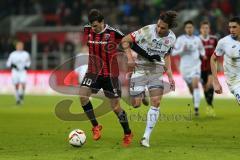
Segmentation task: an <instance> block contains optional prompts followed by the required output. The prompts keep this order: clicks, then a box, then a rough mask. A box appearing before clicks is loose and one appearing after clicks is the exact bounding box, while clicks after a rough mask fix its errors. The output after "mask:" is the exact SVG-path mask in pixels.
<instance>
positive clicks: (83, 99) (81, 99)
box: [80, 97, 89, 105]
mask: <svg viewBox="0 0 240 160" xmlns="http://www.w3.org/2000/svg"><path fill="white" fill-rule="evenodd" d="M80 102H81V104H82V105H86V104H87V103H88V102H89V97H80Z"/></svg>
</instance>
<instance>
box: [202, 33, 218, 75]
mask: <svg viewBox="0 0 240 160" xmlns="http://www.w3.org/2000/svg"><path fill="white" fill-rule="evenodd" d="M200 38H201V40H202V43H203V46H204V48H205V54H206V57H207V59H202V65H201V70H202V71H211V65H210V59H211V56H212V54H213V53H214V50H215V48H216V46H217V41H218V40H217V37H216V36H213V35H209V36H208V37H207V38H204V37H203V36H201V35H200Z"/></svg>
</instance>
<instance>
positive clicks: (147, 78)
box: [130, 71, 164, 96]
mask: <svg viewBox="0 0 240 160" xmlns="http://www.w3.org/2000/svg"><path fill="white" fill-rule="evenodd" d="M145 88H148V90H150V89H153V88H164V86H163V77H162V73H158V74H156V73H155V74H153V73H151V72H150V71H136V72H134V73H133V74H132V76H131V80H130V95H131V96H139V95H140V94H141V93H143V92H144V91H145Z"/></svg>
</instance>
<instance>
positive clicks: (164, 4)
mask: <svg viewBox="0 0 240 160" xmlns="http://www.w3.org/2000/svg"><path fill="white" fill-rule="evenodd" d="M92 8H98V9H100V10H101V11H102V12H103V14H104V15H105V21H106V22H107V23H108V24H110V25H127V26H131V27H133V28H135V29H138V28H140V27H142V26H144V25H147V24H151V23H154V22H155V20H156V19H157V18H158V16H159V14H160V13H161V12H162V11H166V10H176V11H182V10H185V9H197V10H198V11H199V16H198V17H197V18H196V20H197V22H200V21H201V20H203V19H208V20H209V21H210V23H211V29H212V33H213V34H217V35H218V36H219V38H220V37H222V36H224V35H226V34H227V28H226V27H224V26H226V25H227V21H228V18H229V17H231V16H233V15H238V16H239V15H240V12H239V8H240V0H194V1H193V0H102V1H99V0H7V1H0V22H1V20H3V19H4V18H5V17H7V16H10V15H33V14H38V15H41V16H42V17H43V19H44V26H81V25H84V24H86V23H87V14H88V12H89V10H90V9H92ZM196 27H197V28H198V27H199V24H196ZM16 40H17V38H16V36H15V35H10V34H3V35H0V58H6V56H7V55H8V54H9V52H11V51H12V50H13V49H14V46H13V44H14V43H15V41H16ZM30 45H31V44H26V50H28V51H30V49H31V46H30ZM60 45H61V44H59V43H58V42H57V41H56V40H54V39H53V40H49V42H48V43H43V44H39V46H38V48H39V52H49V51H51V50H54V51H59V49H60V48H62V49H65V50H70V51H71V52H74V50H75V48H76V47H75V46H74V45H75V44H73V43H71V42H70V41H67V40H66V42H64V45H62V46H60Z"/></svg>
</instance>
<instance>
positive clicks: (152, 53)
mask: <svg viewBox="0 0 240 160" xmlns="http://www.w3.org/2000/svg"><path fill="white" fill-rule="evenodd" d="M156 29H157V25H156V24H152V25H148V26H145V27H143V28H141V29H139V30H138V31H135V32H132V33H131V34H130V35H131V37H132V39H133V40H134V44H133V46H132V47H131V48H132V49H133V50H134V51H135V52H136V53H137V55H138V56H137V60H136V61H135V62H136V63H137V65H138V66H139V65H154V64H161V65H164V57H165V55H166V54H169V53H170V52H171V49H172V48H173V45H174V43H175V41H176V36H175V34H174V33H173V32H172V31H171V30H169V33H168V35H167V36H165V37H160V36H159V35H158V34H157V32H156Z"/></svg>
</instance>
